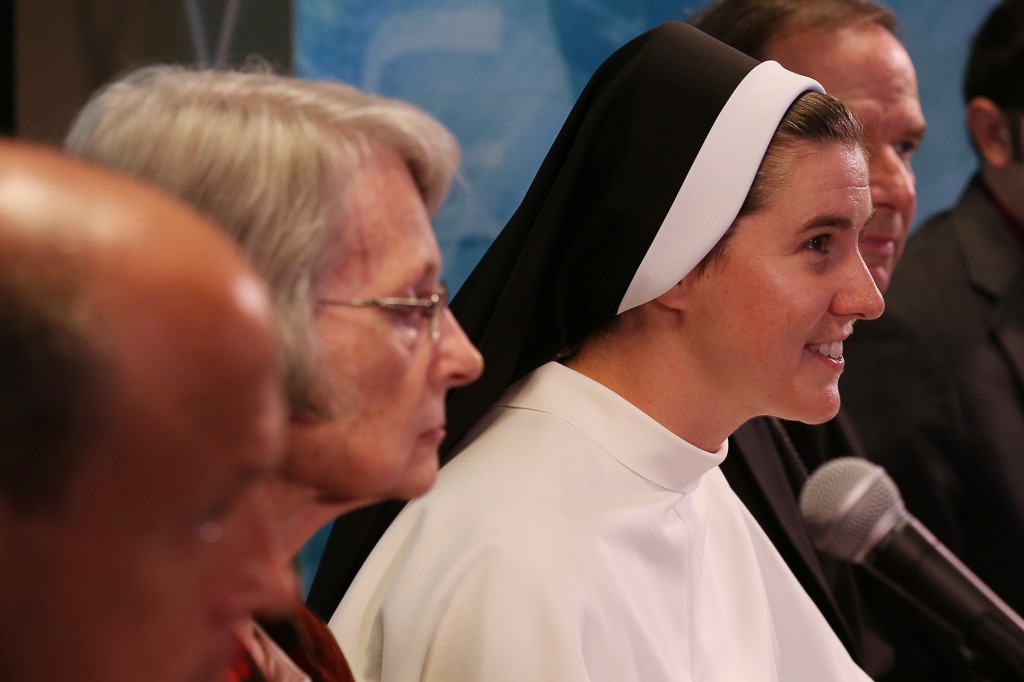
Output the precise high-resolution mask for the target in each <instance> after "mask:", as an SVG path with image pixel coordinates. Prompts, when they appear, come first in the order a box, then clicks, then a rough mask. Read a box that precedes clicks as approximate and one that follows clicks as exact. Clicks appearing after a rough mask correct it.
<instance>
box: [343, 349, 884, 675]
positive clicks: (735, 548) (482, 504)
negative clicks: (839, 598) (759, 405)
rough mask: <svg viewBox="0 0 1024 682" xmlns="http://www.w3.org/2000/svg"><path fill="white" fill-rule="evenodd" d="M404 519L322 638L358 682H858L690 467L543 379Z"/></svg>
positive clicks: (585, 395) (524, 387) (605, 395)
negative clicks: (328, 636)
mask: <svg viewBox="0 0 1024 682" xmlns="http://www.w3.org/2000/svg"><path fill="white" fill-rule="evenodd" d="M466 442H468V446H467V447H466V448H465V449H464V450H463V451H462V452H461V453H460V454H459V455H458V456H457V457H456V458H455V459H454V460H453V461H452V462H451V463H450V464H449V465H447V466H446V467H445V468H444V469H442V471H441V475H440V476H439V479H438V483H437V486H436V487H435V488H434V490H433V491H432V492H430V493H429V494H428V495H427V496H426V497H424V498H421V499H420V500H417V501H415V502H413V503H412V504H410V505H408V506H407V507H406V508H405V510H404V511H403V512H402V514H401V515H400V516H399V517H398V519H397V520H396V521H395V522H394V523H393V524H392V526H391V528H390V529H389V530H388V532H387V533H386V534H385V535H384V537H383V539H382V540H381V542H380V543H379V544H378V545H377V548H376V549H375V550H374V552H373V554H372V555H371V556H370V558H369V560H368V561H367V563H366V565H365V566H364V567H363V570H362V571H361V572H360V573H359V575H358V577H357V578H356V580H355V582H354V583H353V585H352V587H351V588H350V590H349V592H348V594H347V595H346V597H345V599H344V600H343V601H342V603H341V606H339V607H338V611H337V612H336V613H335V614H334V617H333V618H332V619H331V622H330V627H331V629H332V630H333V631H334V632H335V634H336V635H337V636H338V638H339V640H340V642H341V645H342V648H343V649H344V651H345V654H346V656H348V658H349V661H350V662H351V664H352V670H353V672H354V673H355V675H356V678H357V679H360V680H384V681H385V682H409V681H412V680H426V681H429V682H435V681H436V682H484V681H486V682H502V681H506V680H507V681H508V682H524V681H525V680H530V681H540V680H544V681H548V680H557V681H559V682H575V681H577V680H580V681H582V680H593V681H599V680H600V681H605V682H663V681H664V682H669V681H671V682H687V681H693V682H761V681H765V682H768V681H778V682H843V681H846V680H857V681H859V682H866V681H867V680H868V678H867V676H866V675H865V674H864V673H863V672H862V671H861V670H860V669H859V668H858V667H857V666H856V664H855V663H854V662H853V661H852V660H851V659H850V657H849V655H848V654H847V653H846V650H845V649H844V648H843V645H842V644H841V643H840V641H839V640H838V639H837V638H836V636H835V635H834V634H833V632H832V630H831V629H830V628H829V625H828V623H827V622H826V621H825V619H824V618H823V617H822V616H821V614H820V613H819V612H818V611H817V609H816V608H815V606H814V604H813V603H812V602H811V599H810V598H809V597H808V596H807V594H806V593H805V592H804V591H803V588H801V587H800V585H799V583H798V582H797V580H796V578H794V577H793V575H792V574H791V573H790V571H789V569H788V568H787V567H786V565H785V563H784V562H783V561H782V559H781V558H780V557H779V555H778V553H777V552H776V551H775V548H774V547H773V546H772V545H771V543H770V542H769V541H768V539H767V538H766V537H765V535H764V533H763V532H762V530H761V528H760V527H759V526H758V525H757V522H756V521H754V519H753V517H752V516H751V515H750V514H749V512H748V511H747V510H746V508H745V507H744V506H743V504H742V503H741V502H740V501H739V499H738V498H737V497H736V495H735V494H734V493H733V492H732V490H731V489H730V488H729V486H728V484H727V483H726V481H725V478H724V477H723V476H722V473H721V471H719V469H718V464H719V463H720V462H721V461H722V459H724V457H725V453H726V450H727V446H726V445H725V444H723V445H722V447H721V449H720V450H719V451H718V452H717V453H708V452H704V451H702V450H700V449H698V448H696V447H694V446H693V445H690V444H689V443H687V442H685V441H683V440H681V439H680V438H678V437H677V436H675V435H673V434H672V433H670V432H669V431H668V430H667V429H665V428H664V427H662V426H661V425H660V424H658V423H657V422H655V421H654V420H653V419H651V418H650V417H649V416H647V415H646V414H645V413H643V412H642V411H640V410H639V409H638V408H636V407H634V406H633V405H631V404H630V403H628V402H627V401H625V400H624V399H622V398H621V397H619V396H618V395H617V394H615V393H613V392H612V391H610V390H608V389H607V388H605V387H603V386H601V385H600V384H598V383H596V382H594V381H592V380H590V379H589V378H587V377H585V376H583V375H581V374H579V373H577V372H575V371H573V370H571V369H568V368H566V367H563V366H562V365H559V364H556V363H549V364H547V365H545V366H543V367H541V368H539V369H537V370H535V371H534V372H533V373H531V374H530V375H529V376H527V377H526V378H525V379H524V380H523V381H521V382H519V383H518V384H516V385H515V386H513V387H512V388H510V389H509V390H508V391H507V392H506V393H505V395H504V396H502V398H501V399H500V400H499V401H498V402H497V405H496V406H495V407H494V408H493V409H492V410H491V411H490V412H489V413H488V414H487V416H486V417H484V419H482V420H481V422H480V423H479V424H478V425H477V427H476V428H475V429H474V431H473V433H471V434H470V436H469V437H468V438H467V441H466Z"/></svg>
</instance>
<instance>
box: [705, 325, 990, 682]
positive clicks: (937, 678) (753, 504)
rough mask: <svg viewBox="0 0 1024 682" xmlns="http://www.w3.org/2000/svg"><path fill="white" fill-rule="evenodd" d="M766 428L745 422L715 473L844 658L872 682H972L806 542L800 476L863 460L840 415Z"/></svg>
mask: <svg viewBox="0 0 1024 682" xmlns="http://www.w3.org/2000/svg"><path fill="white" fill-rule="evenodd" d="M861 324H865V323H861ZM859 329H860V325H858V330H859ZM771 421H772V420H770V419H768V418H757V419H752V420H751V421H749V422H747V423H746V424H744V425H743V426H741V427H740V428H739V429H738V430H737V431H736V433H734V434H733V435H732V437H730V443H729V456H728V457H726V459H725V462H723V463H722V465H721V469H722V472H723V473H724V474H725V477H726V479H727V480H728V481H729V485H730V486H731V487H732V488H733V490H734V491H736V494H737V496H739V498H740V499H741V500H742V501H743V503H744V504H745V505H746V507H747V509H749V510H750V513H751V514H752V515H753V516H754V518H755V519H757V522H758V524H760V526H761V528H763V529H764V531H765V533H766V534H767V535H768V538H769V539H770V540H771V541H772V544H774V545H775V547H776V549H778V551H779V554H781V555H782V558H783V559H784V560H785V561H786V564H787V565H788V566H789V568H790V570H792V571H793V574H794V575H795V576H796V578H797V580H799V581H800V584H801V585H802V586H803V588H804V590H806V591H807V593H808V595H810V597H811V599H812V600H814V603H815V605H816V606H817V607H818V609H819V610H820V611H821V613H822V614H823V615H824V616H825V619H826V620H828V622H829V625H831V626H832V629H833V630H834V631H835V632H836V634H837V635H838V636H839V638H840V640H841V641H842V642H843V644H844V645H845V646H846V648H847V651H849V652H850V656H851V657H852V658H853V659H854V660H855V661H856V662H857V663H858V664H859V665H860V666H861V667H862V668H863V669H864V670H865V672H867V673H868V675H870V676H871V677H872V678H873V679H875V680H879V682H917V681H920V682H972V681H973V680H974V679H975V678H974V675H973V673H972V672H971V670H970V669H969V667H968V664H967V662H966V660H965V659H964V657H963V656H962V654H961V653H960V651H959V649H958V646H957V643H956V641H955V640H954V639H953V638H952V637H950V636H949V635H947V634H946V633H945V632H944V631H943V630H941V629H940V628H939V627H938V626H936V625H934V624H933V623H932V622H931V621H929V620H928V619H927V618H926V617H924V616H923V615H921V614H919V613H918V612H917V611H916V610H915V609H914V608H913V607H911V606H910V605H908V604H905V603H904V602H903V600H902V599H901V598H900V597H898V596H896V595H895V594H894V593H893V592H892V591H891V590H890V589H889V588H888V587H886V586H885V585H883V584H881V583H879V582H878V581H877V580H876V579H875V578H874V577H873V576H871V575H869V574H868V573H867V572H866V571H865V570H864V569H862V568H860V567H856V566H853V565H851V564H848V563H846V562H842V561H839V560H837V559H833V558H831V557H829V556H827V555H824V554H821V553H819V552H818V551H817V550H816V549H815V548H814V545H813V543H812V542H811V539H810V536H809V535H808V534H807V530H806V528H805V527H804V524H803V520H802V519H801V516H800V508H799V504H798V501H797V500H798V498H799V491H800V489H801V488H802V486H803V484H804V482H805V480H806V476H807V472H808V471H814V469H816V468H817V467H818V466H820V465H821V464H823V463H824V462H825V461H827V460H829V459H832V458H836V457H845V456H850V455H853V456H859V457H862V456H864V452H863V449H862V446H861V445H860V443H859V440H858V439H857V437H856V434H855V433H854V431H853V428H852V425H851V424H850V422H849V420H848V418H847V415H846V414H845V412H843V411H840V413H839V415H838V416H837V417H836V418H835V419H833V420H831V421H828V422H826V423H824V424H820V425H808V424H800V423H797V422H784V423H783V422H776V424H784V428H785V434H786V436H785V437H784V436H782V435H781V434H780V433H779V431H778V429H777V428H775V427H774V426H773V425H772V423H771ZM787 437H788V440H789V444H788V445H787V443H786V442H785V441H786V438H787Z"/></svg>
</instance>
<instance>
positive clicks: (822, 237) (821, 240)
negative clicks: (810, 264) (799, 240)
mask: <svg viewBox="0 0 1024 682" xmlns="http://www.w3.org/2000/svg"><path fill="white" fill-rule="evenodd" d="M831 236H832V235H829V234H819V235H818V236H817V237H811V238H810V239H808V240H807V241H806V242H805V243H804V246H805V247H806V248H807V249H808V250H809V251H816V252H818V253H827V252H828V243H829V240H830V238H831Z"/></svg>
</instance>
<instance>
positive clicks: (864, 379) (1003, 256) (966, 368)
mask: <svg viewBox="0 0 1024 682" xmlns="http://www.w3.org/2000/svg"><path fill="white" fill-rule="evenodd" d="M979 182H980V180H978V179H977V178H976V179H975V180H974V181H973V182H972V183H971V185H970V186H969V187H968V188H967V190H966V191H965V192H964V194H963V196H962V197H961V199H960V201H959V203H958V204H957V205H956V207H955V208H954V209H953V210H952V211H949V212H945V213H942V214H939V215H937V216H935V217H933V218H931V219H930V220H929V221H927V222H926V223H925V224H924V225H922V226H921V228H920V229H918V230H917V231H916V232H915V233H914V234H913V235H912V236H911V237H910V240H909V241H908V243H907V247H906V252H905V254H904V256H903V260H902V262H901V264H900V266H899V268H898V270H897V271H896V274H895V276H894V277H893V281H892V286H891V287H890V289H889V291H888V293H887V295H886V311H885V314H884V315H883V316H882V317H881V318H880V319H879V320H878V321H877V322H872V323H870V324H863V325H862V326H861V325H858V328H857V331H856V333H855V334H854V335H853V336H852V337H851V339H850V342H848V345H847V348H848V350H847V357H848V371H847V373H846V374H845V375H844V377H843V379H842V384H841V386H842V393H843V399H844V404H845V405H846V406H847V408H848V410H849V412H850V416H851V417H852V418H853V420H854V422H855V424H856V426H857V429H858V433H859V434H860V435H861V438H862V439H863V441H864V444H865V446H866V448H867V452H868V454H869V456H870V457H871V459H873V460H875V461H877V462H878V463H879V464H881V465H882V466H884V467H885V468H886V470H887V471H888V472H889V474H890V476H892V478H893V480H894V481H895V482H896V484H897V485H898V486H899V488H900V491H901V492H902V494H903V498H904V500H905V502H906V504H907V508H908V510H909V511H910V513H912V514H913V515H915V516H916V517H918V518H919V519H920V520H921V521H922V522H923V523H924V524H925V525H926V526H927V527H928V528H930V529H931V530H932V532H934V533H935V535H936V536H937V537H938V538H939V539H940V540H941V541H942V542H943V543H945V544H946V545H947V546H948V547H949V548H950V549H951V550H952V551H953V552H954V553H955V554H957V555H958V556H959V557H960V558H961V559H962V560H963V561H964V563H965V564H967V566H968V567H970V568H971V569H972V570H973V571H974V572H975V573H977V574H978V576H979V577H980V578H981V579H982V580H984V581H985V582H986V583H987V584H988V585H989V586H990V587H991V588H992V589H993V590H995V591H996V593H997V594H999V595H1000V596H1001V597H1002V598H1003V599H1004V600H1006V602H1007V603H1008V604H1009V605H1010V606H1011V607H1012V608H1014V609H1015V610H1016V611H1018V612H1021V611H1022V610H1024V580H1021V576H1022V575H1024V552H1021V551H1020V547H1021V544H1022V543H1024V494H1022V492H1021V489H1022V485H1024V451H1022V446H1024V254H1022V252H1021V248H1020V247H1019V246H1018V244H1017V243H1016V241H1015V240H1014V238H1013V236H1012V235H1011V234H1010V231H1009V230H1008V229H1007V227H1006V225H1005V224H1004V222H1003V221H1002V219H1001V217H1000V215H999V213H998V212H997V210H996V209H995V207H994V206H993V205H992V204H991V203H990V202H989V200H988V199H987V198H986V196H985V193H984V192H983V191H982V189H981V187H980V185H979V184H978V183H979Z"/></svg>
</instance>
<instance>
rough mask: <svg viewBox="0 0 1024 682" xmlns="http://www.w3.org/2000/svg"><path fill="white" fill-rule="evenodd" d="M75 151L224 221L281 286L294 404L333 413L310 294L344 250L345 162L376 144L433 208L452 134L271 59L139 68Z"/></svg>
mask: <svg viewBox="0 0 1024 682" xmlns="http://www.w3.org/2000/svg"><path fill="white" fill-rule="evenodd" d="M66 147H67V148H68V150H69V151H70V152H72V153H73V154H76V155H79V156H83V157H86V158H89V159H91V160H94V161H98V162H100V163H102V164H104V165H107V166H109V167H112V168H115V169H117V170H120V171H122V172H125V173H127V174H129V175H132V176H135V177H138V178H141V179H144V180H148V181H150V182H153V183H155V184H156V185H158V186H159V187H161V188H163V189H165V190H167V191H169V192H171V193H173V194H176V195H177V196H179V197H180V198H182V199H184V200H185V201H186V202H188V203H190V204H192V205H193V206H195V207H196V208H198V209H199V210H200V211H202V212H204V213H205V214H206V215H207V216H209V217H210V218H212V219H213V221H214V222H216V223H218V224H219V225H220V226H221V227H222V228H223V229H224V230H225V231H226V232H227V233H228V234H229V235H230V236H231V237H232V238H233V239H234V240H235V241H236V242H238V243H239V244H240V246H241V247H242V250H243V251H244V252H245V254H246V255H247V256H248V257H249V259H250V261H252V263H253V265H254V266H255V267H256V269H257V270H258V271H259V273H260V274H261V275H262V276H263V277H264V279H265V280H266V281H267V283H268V285H269V286H270V290H271V294H272V296H273V299H274V304H275V309H276V314H277V319H278V327H279V333H280V337H281V346H282V354H283V365H284V367H285V369H286V385H287V393H288V399H289V404H290V407H291V411H292V414H293V415H294V416H326V415H328V414H330V412H331V408H330V406H329V403H330V402H331V401H330V400H329V397H328V396H324V395H322V393H323V391H317V390H316V385H317V380H318V378H319V379H320V380H321V381H322V380H323V377H324V376H326V375H327V373H326V372H325V371H324V370H323V361H322V353H321V348H320V344H319V340H318V339H319V337H318V332H317V325H316V317H315V300H316V298H317V292H318V290H319V288H320V286H321V285H322V279H323V276H324V275H325V274H326V270H327V268H328V267H329V266H330V265H332V264H333V263H335V262H337V261H336V258H337V257H338V256H339V255H340V254H339V253H338V246H339V245H338V243H337V241H338V240H337V238H336V237H335V235H334V233H335V231H336V228H337V225H338V221H339V220H340V218H341V213H340V212H341V210H342V208H343V205H344V200H345V193H344V187H345V183H346V179H347V178H348V176H349V175H350V174H351V173H352V172H353V171H354V170H355V169H356V168H358V167H360V165H362V164H363V163H365V162H366V161H367V159H368V158H369V157H370V156H371V155H372V154H373V153H375V152H377V151H379V150H391V151H394V152H396V153H397V154H398V156H399V157H400V158H401V159H402V160H403V161H404V162H405V164H406V166H407V167H408V168H409V171H410V172H411V174H412V177H413V180H414V181H415V182H416V185H417V187H418V188H419V190H420V193H421V194H422V196H423V200H424V203H425V204H426V206H427V208H428V209H429V210H430V211H431V212H433V211H434V210H436V209H437V208H438V206H439V205H440V203H441V202H442V201H443V199H444V197H445V196H446V194H447V192H448V188H449V185H450V183H451V180H452V177H453V174H454V172H455V169H456V167H457V165H458V159H459V150H458V144H457V143H456V141H455V139H454V138H453V137H452V135H451V133H449V132H448V131H447V130H446V129H445V128H444V126H442V125H441V124H440V123H439V122H437V121H436V120H434V119H433V118H432V117H430V116H429V115H427V114H426V113H425V112H423V111H421V110H420V109H417V108H416V107H414V106H412V105H410V104H408V103H405V102H401V101H398V100H393V99H388V98H384V97H378V96H375V95H370V94H367V93H363V92H361V91H359V90H357V89H356V88H353V87H350V86H347V85H343V84H341V83H335V82H326V81H309V80H301V79H298V78H291V77H286V76H279V75H275V74H272V73H268V72H266V71H245V72H243V71H213V70H192V69H187V68H183V67H175V66H156V67H148V68H143V69H140V70H138V71H136V72H134V73H131V74H129V75H127V76H126V77H124V78H122V79H120V80H118V81H115V82H113V83H111V84H109V85H107V86H106V87H105V88H103V89H102V90H100V91H99V92H98V93H97V94H96V95H95V96H94V97H93V98H92V99H91V100H90V102H89V103H88V104H87V105H86V107H85V108H84V109H83V110H82V111H81V112H80V113H79V115H78V117H77V119H76V120H75V122H74V124H73V126H72V128H71V131H70V132H69V134H68V136H67V140H66Z"/></svg>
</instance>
